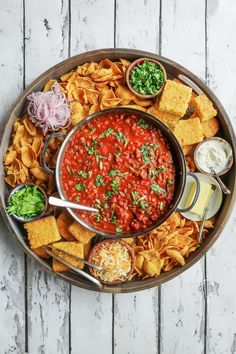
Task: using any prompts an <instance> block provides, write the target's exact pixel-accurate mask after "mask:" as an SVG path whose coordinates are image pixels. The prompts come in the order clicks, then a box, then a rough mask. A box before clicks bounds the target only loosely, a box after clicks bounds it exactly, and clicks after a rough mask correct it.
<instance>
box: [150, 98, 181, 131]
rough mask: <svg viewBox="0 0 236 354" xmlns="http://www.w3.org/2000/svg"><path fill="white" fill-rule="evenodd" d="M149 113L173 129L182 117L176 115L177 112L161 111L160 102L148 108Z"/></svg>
mask: <svg viewBox="0 0 236 354" xmlns="http://www.w3.org/2000/svg"><path fill="white" fill-rule="evenodd" d="M147 113H149V114H151V115H153V116H154V117H156V118H157V119H159V120H161V121H162V122H163V123H164V124H165V125H167V126H168V127H169V128H170V129H171V130H173V129H174V127H175V125H176V124H177V123H178V121H179V120H180V117H178V116H176V115H175V114H171V113H167V112H161V111H160V109H159V107H158V104H156V103H155V104H154V105H153V106H151V107H150V108H148V110H147Z"/></svg>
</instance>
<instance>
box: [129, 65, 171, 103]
mask: <svg viewBox="0 0 236 354" xmlns="http://www.w3.org/2000/svg"><path fill="white" fill-rule="evenodd" d="M164 81H165V75H164V72H163V70H162V68H161V67H160V66H159V65H158V64H157V63H154V62H152V61H148V60H144V61H143V62H142V63H140V64H137V65H136V66H134V67H133V68H132V70H131V72H130V85H131V87H132V88H133V90H134V91H136V92H137V93H139V94H141V95H144V96H147V95H155V94H156V93H157V92H158V91H159V90H160V88H161V87H162V85H163V84H164Z"/></svg>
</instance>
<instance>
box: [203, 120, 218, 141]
mask: <svg viewBox="0 0 236 354" xmlns="http://www.w3.org/2000/svg"><path fill="white" fill-rule="evenodd" d="M219 129H220V124H219V122H218V120H217V118H215V117H213V118H210V119H208V120H205V122H202V134H203V135H204V137H205V138H212V137H213V136H215V135H216V133H217V132H218V130H219Z"/></svg>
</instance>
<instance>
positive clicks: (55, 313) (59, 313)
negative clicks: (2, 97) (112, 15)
mask: <svg viewBox="0 0 236 354" xmlns="http://www.w3.org/2000/svg"><path fill="white" fill-rule="evenodd" d="M68 14H69V11H68V3H67V2H63V1H47V0H40V1H38V0H27V1H26V2H25V37H26V38H25V83H26V86H27V85H28V84H29V83H30V82H32V81H33V80H34V79H35V78H36V77H37V76H38V75H39V74H40V73H42V72H43V71H45V70H46V69H48V68H49V67H50V66H52V65H54V64H56V63H57V62H59V61H61V60H63V59H66V58H67V57H68V43H69V36H68V34H69V21H68ZM27 285H28V286H27V294H26V299H27V305H28V308H27V327H28V328H27V331H28V344H27V346H26V350H28V352H29V353H45V354H47V353H65V354H66V353H69V310H70V308H69V305H70V302H69V296H70V286H69V285H68V284H66V283H64V282H62V281H61V280H60V279H57V278H56V277H54V276H53V275H49V274H48V273H46V272H45V271H44V270H42V269H41V268H40V267H39V266H38V265H37V263H36V262H35V261H33V260H31V259H30V258H27Z"/></svg>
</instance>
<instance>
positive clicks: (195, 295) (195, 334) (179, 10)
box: [160, 0, 205, 354]
mask: <svg viewBox="0 0 236 354" xmlns="http://www.w3.org/2000/svg"><path fill="white" fill-rule="evenodd" d="M190 2H191V6H189V3H190ZM190 2H189V0H182V1H177V2H175V1H171V0H167V1H164V2H163V5H162V41H161V53H162V55H164V56H166V57H169V58H171V59H173V60H175V61H176V62H178V63H180V64H182V65H183V66H185V67H186V68H188V69H190V70H192V71H193V72H194V73H195V74H196V75H198V76H200V77H202V78H204V75H205V25H204V24H205V1H204V0H199V1H190ZM190 28H191V31H189V29H190ZM203 281H204V259H202V260H201V261H200V262H198V263H197V264H196V265H195V266H193V267H192V268H191V269H190V270H189V271H187V272H186V273H184V274H183V275H181V276H180V277H178V278H176V279H174V280H173V281H171V282H170V283H167V284H164V285H163V286H162V289H161V315H160V318H161V352H162V353H165V354H169V353H176V354H177V353H181V352H183V353H192V354H200V353H203V352H204V325H205V322H204V305H205V301H204V293H203ZM173 294H175V296H173ZM170 338H171V340H170Z"/></svg>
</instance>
